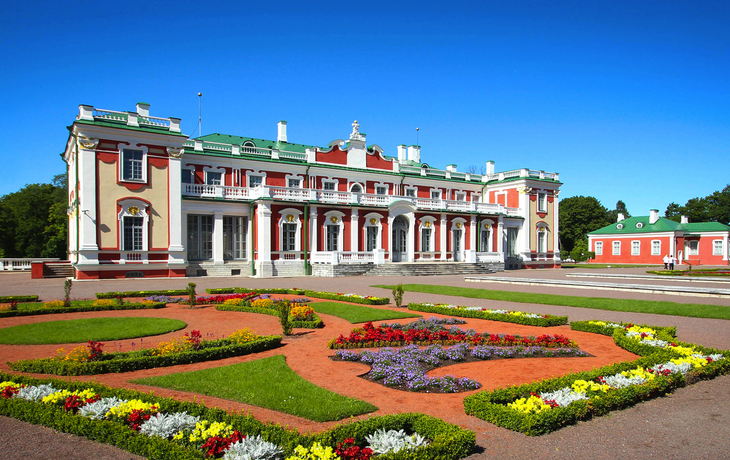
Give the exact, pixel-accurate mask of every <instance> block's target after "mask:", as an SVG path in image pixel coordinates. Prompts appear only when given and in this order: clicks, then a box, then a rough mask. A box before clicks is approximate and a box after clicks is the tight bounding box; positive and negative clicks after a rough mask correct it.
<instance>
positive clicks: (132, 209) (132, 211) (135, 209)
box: [127, 206, 139, 216]
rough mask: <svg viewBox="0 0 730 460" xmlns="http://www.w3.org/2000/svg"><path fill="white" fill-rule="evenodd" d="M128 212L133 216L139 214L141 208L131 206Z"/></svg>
mask: <svg viewBox="0 0 730 460" xmlns="http://www.w3.org/2000/svg"><path fill="white" fill-rule="evenodd" d="M127 211H128V212H129V213H130V214H131V215H133V216H136V215H137V214H139V208H138V207H137V206H130V207H129V208H128V209H127Z"/></svg>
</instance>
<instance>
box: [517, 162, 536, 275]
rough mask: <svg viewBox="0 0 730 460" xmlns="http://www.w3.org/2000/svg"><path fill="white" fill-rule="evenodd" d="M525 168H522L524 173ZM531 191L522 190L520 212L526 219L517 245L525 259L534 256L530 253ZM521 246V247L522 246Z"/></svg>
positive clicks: (531, 228)
mask: <svg viewBox="0 0 730 460" xmlns="http://www.w3.org/2000/svg"><path fill="white" fill-rule="evenodd" d="M525 171H527V170H525V169H523V170H522V172H523V173H524V172H525ZM531 191H532V190H530V191H525V192H520V214H522V217H524V219H525V220H524V221H522V228H521V229H520V234H519V235H518V237H517V241H518V243H517V245H518V247H517V248H516V249H517V252H518V253H521V254H522V259H523V260H526V261H528V260H531V259H532V257H531V255H530V252H532V248H531V247H530V236H531V235H532V231H533V227H534V224H533V222H532V213H531V212H530V193H531ZM520 246H521V247H520Z"/></svg>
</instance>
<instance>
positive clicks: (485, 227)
mask: <svg viewBox="0 0 730 460" xmlns="http://www.w3.org/2000/svg"><path fill="white" fill-rule="evenodd" d="M493 225H494V221H492V220H491V219H484V220H483V221H482V223H481V225H480V226H479V251H480V252H494V248H493V246H494V245H493V244H492V226H493Z"/></svg>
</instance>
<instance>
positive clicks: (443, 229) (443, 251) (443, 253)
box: [439, 213, 449, 261]
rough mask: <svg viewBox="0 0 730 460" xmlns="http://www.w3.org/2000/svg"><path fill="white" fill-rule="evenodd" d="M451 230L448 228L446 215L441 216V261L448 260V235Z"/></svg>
mask: <svg viewBox="0 0 730 460" xmlns="http://www.w3.org/2000/svg"><path fill="white" fill-rule="evenodd" d="M448 233H449V229H448V228H446V214H444V213H442V214H441V222H440V223H439V245H440V246H441V261H445V260H446V235H447V234H448Z"/></svg>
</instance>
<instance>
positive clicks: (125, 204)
mask: <svg viewBox="0 0 730 460" xmlns="http://www.w3.org/2000/svg"><path fill="white" fill-rule="evenodd" d="M117 204H118V205H119V206H120V207H121V208H122V210H121V211H119V214H117V221H118V228H119V235H118V242H119V250H120V251H128V252H135V251H140V250H139V249H137V250H132V249H130V250H125V249H124V218H125V217H141V218H142V219H143V220H142V249H141V251H148V250H149V227H150V226H149V223H150V216H149V213H148V212H147V208H148V206H149V204H147V203H146V202H144V201H142V200H138V199H135V198H126V199H123V200H119V201H117ZM130 208H137V211H130Z"/></svg>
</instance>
